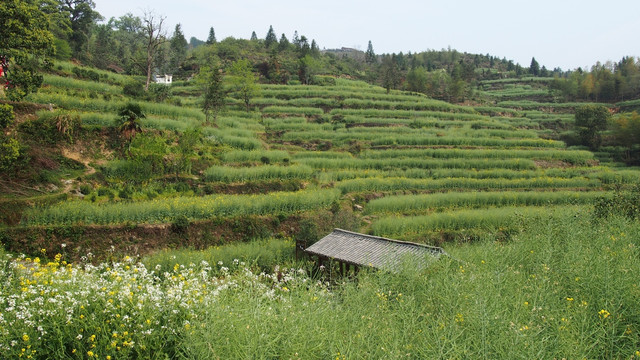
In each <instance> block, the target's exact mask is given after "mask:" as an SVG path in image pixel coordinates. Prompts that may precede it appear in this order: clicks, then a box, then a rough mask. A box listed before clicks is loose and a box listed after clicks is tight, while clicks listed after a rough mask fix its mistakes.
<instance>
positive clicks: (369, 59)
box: [365, 40, 376, 64]
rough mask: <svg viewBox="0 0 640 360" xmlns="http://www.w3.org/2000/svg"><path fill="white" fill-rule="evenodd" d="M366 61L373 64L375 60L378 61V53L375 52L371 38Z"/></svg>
mask: <svg viewBox="0 0 640 360" xmlns="http://www.w3.org/2000/svg"><path fill="white" fill-rule="evenodd" d="M365 61H366V62H367V64H373V63H374V62H376V54H375V53H374V52H373V45H371V40H369V45H367V52H366V53H365Z"/></svg>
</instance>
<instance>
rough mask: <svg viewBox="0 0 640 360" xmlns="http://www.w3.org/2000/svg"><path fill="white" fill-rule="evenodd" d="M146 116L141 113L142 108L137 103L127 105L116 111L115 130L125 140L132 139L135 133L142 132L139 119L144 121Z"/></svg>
mask: <svg viewBox="0 0 640 360" xmlns="http://www.w3.org/2000/svg"><path fill="white" fill-rule="evenodd" d="M145 117H146V115H145V114H144V112H142V107H141V106H140V104H138V103H127V104H126V105H124V106H123V107H121V108H120V109H119V110H118V118H117V119H116V127H117V129H118V130H119V131H120V132H121V133H122V134H123V135H124V136H125V138H127V139H129V140H130V139H132V138H133V137H134V136H135V135H136V133H138V132H140V131H142V125H140V119H144V118H145Z"/></svg>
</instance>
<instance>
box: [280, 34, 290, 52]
mask: <svg viewBox="0 0 640 360" xmlns="http://www.w3.org/2000/svg"><path fill="white" fill-rule="evenodd" d="M289 45H290V43H289V39H287V37H286V36H285V35H284V34H282V36H280V42H279V43H278V51H284V50H287V49H288V48H289Z"/></svg>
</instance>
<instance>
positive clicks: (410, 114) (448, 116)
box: [330, 109, 488, 120]
mask: <svg viewBox="0 0 640 360" xmlns="http://www.w3.org/2000/svg"><path fill="white" fill-rule="evenodd" d="M330 114H331V115H343V116H348V115H355V116H363V117H378V118H379V117H383V118H389V119H392V118H401V119H403V118H404V119H415V118H424V117H430V118H437V119H441V120H487V119H488V117H487V116H484V115H480V114H474V113H461V112H455V113H454V112H446V111H425V110H415V111H412V110H379V109H333V110H331V112H330Z"/></svg>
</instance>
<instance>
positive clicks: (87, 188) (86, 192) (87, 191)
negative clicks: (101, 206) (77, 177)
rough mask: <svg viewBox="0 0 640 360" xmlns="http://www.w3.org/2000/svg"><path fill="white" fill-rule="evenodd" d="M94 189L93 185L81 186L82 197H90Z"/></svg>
mask: <svg viewBox="0 0 640 360" xmlns="http://www.w3.org/2000/svg"><path fill="white" fill-rule="evenodd" d="M92 190H93V189H92V188H91V185H89V184H82V185H80V193H81V194H82V195H89V194H90V193H91V191H92Z"/></svg>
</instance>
